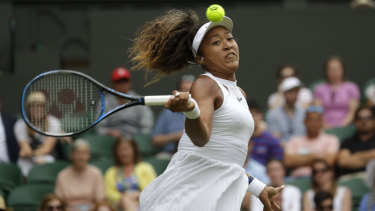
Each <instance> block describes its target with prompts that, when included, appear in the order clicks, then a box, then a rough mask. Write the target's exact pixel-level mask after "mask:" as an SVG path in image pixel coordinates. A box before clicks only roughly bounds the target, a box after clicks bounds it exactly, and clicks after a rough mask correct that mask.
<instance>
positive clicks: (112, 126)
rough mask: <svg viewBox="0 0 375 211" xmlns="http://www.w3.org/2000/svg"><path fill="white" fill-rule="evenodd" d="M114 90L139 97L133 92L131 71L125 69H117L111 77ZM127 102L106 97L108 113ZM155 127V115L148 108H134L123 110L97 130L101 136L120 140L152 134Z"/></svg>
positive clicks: (101, 123) (113, 97) (111, 96)
mask: <svg viewBox="0 0 375 211" xmlns="http://www.w3.org/2000/svg"><path fill="white" fill-rule="evenodd" d="M111 81H112V88H113V89H114V90H116V91H118V92H122V93H125V94H129V95H132V96H138V94H137V93H136V92H134V91H133V90H131V87H132V81H131V74H130V72H129V70H127V69H126V68H124V67H118V68H115V69H114V70H113V72H112V75H111ZM126 102H127V99H124V98H121V97H117V96H114V95H107V96H106V97H105V104H106V107H105V109H106V111H105V112H107V111H109V110H112V109H113V108H116V107H117V106H120V105H122V104H124V103H126ZM152 125H153V114H152V111H151V109H150V107H148V106H134V107H130V108H128V109H124V110H121V111H119V112H117V113H116V115H111V116H109V117H107V118H105V119H104V120H103V121H101V122H100V123H99V124H98V125H97V126H96V130H97V132H98V133H100V134H107V135H111V136H114V137H116V138H119V137H121V136H125V137H127V138H132V136H133V135H135V134H137V133H150V132H151V129H152Z"/></svg>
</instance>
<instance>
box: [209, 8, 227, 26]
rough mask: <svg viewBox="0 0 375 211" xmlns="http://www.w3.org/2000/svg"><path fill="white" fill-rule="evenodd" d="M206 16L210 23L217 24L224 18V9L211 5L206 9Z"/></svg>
mask: <svg viewBox="0 0 375 211" xmlns="http://www.w3.org/2000/svg"><path fill="white" fill-rule="evenodd" d="M206 16H207V19H208V20H210V21H212V22H219V21H221V20H223V18H224V16H225V11H224V8H223V7H222V6H220V5H218V4H213V5H211V6H209V7H208V8H207V11H206Z"/></svg>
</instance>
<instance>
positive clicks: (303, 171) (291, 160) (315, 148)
mask: <svg viewBox="0 0 375 211" xmlns="http://www.w3.org/2000/svg"><path fill="white" fill-rule="evenodd" d="M322 113H323V109H322V107H317V106H310V107H309V108H308V109H307V111H306V117H305V126H306V135H303V136H294V137H292V138H291V139H290V140H289V141H288V142H287V143H286V145H285V157H284V163H285V166H287V167H288V168H290V169H292V171H291V173H290V175H291V176H292V177H307V176H311V164H312V163H313V162H314V160H316V159H324V160H325V161H326V162H327V163H328V164H329V165H330V166H333V165H334V163H335V160H336V154H337V153H338V151H339V148H340V142H339V140H338V138H337V137H336V136H334V135H329V134H325V133H322V132H321V131H322V128H323V117H322Z"/></svg>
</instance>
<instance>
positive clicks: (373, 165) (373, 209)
mask: <svg viewBox="0 0 375 211" xmlns="http://www.w3.org/2000/svg"><path fill="white" fill-rule="evenodd" d="M365 183H366V185H367V186H368V188H369V190H370V191H369V192H368V193H366V194H365V195H364V196H363V197H362V200H361V203H360V205H359V211H375V160H372V161H370V162H369V163H368V164H367V166H366V178H365Z"/></svg>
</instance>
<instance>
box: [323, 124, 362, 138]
mask: <svg viewBox="0 0 375 211" xmlns="http://www.w3.org/2000/svg"><path fill="white" fill-rule="evenodd" d="M355 131H356V128H355V126H354V125H348V126H346V127H336V128H332V129H328V130H325V133H328V134H333V135H336V136H337V138H338V139H339V140H340V141H343V140H345V139H346V138H349V137H351V136H353V135H354V133H355Z"/></svg>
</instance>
